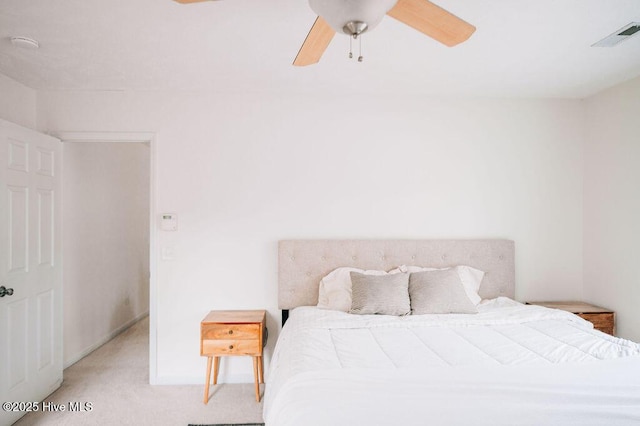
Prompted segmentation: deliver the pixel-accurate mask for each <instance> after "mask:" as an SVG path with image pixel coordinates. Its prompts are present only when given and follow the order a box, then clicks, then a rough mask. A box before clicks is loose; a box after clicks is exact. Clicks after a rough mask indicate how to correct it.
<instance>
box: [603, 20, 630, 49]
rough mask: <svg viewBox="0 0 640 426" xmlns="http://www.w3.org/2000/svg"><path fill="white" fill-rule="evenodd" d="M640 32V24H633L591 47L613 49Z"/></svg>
mask: <svg viewBox="0 0 640 426" xmlns="http://www.w3.org/2000/svg"><path fill="white" fill-rule="evenodd" d="M638 32H640V22H631V23H630V24H628V25H625V26H624V27H622V28H620V29H619V30H618V31H616V32H615V33H613V34H611V35H609V36H607V37H605V38H603V39H602V40H600V41H599V42H597V43H594V44H592V45H591V47H613V46H615V45H616V44H618V43H620V42H622V41H624V40H626V39H628V38H630V37H631V36H632V35H634V34H637V33H638Z"/></svg>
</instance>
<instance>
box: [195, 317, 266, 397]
mask: <svg viewBox="0 0 640 426" xmlns="http://www.w3.org/2000/svg"><path fill="white" fill-rule="evenodd" d="M265 319H266V311H264V310H258V311H211V312H209V314H208V315H207V316H206V317H205V318H204V319H203V320H202V322H201V323H200V355H202V356H206V357H207V377H206V380H207V381H206V384H205V387H204V403H205V404H206V403H207V402H209V383H210V381H211V364H212V362H213V384H214V385H215V384H216V383H217V382H218V369H219V366H220V357H221V356H237V355H247V356H251V357H253V376H254V380H255V387H256V401H260V385H259V383H264V360H263V358H262V348H263V346H264V343H266V342H265V341H266V325H265Z"/></svg>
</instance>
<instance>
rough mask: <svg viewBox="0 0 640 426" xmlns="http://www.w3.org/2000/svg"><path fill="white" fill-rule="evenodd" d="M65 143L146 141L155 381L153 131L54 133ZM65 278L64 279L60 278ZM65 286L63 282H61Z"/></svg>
mask: <svg viewBox="0 0 640 426" xmlns="http://www.w3.org/2000/svg"><path fill="white" fill-rule="evenodd" d="M53 136H55V137H57V138H58V139H60V140H61V141H62V143H63V144H64V143H65V142H104V143H148V144H149V151H150V159H149V169H150V170H149V171H150V176H149V383H150V384H152V385H155V384H157V378H158V364H157V348H158V344H157V333H156V330H157V312H158V311H157V303H156V300H157V297H156V295H157V259H156V248H157V234H156V232H155V231H156V229H157V216H158V215H157V214H156V211H157V208H156V199H157V193H156V191H157V190H156V134H155V133H154V132H57V133H55V134H54V135H53ZM63 280H64V278H63ZM63 285H64V284H63Z"/></svg>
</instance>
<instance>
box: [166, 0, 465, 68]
mask: <svg viewBox="0 0 640 426" xmlns="http://www.w3.org/2000/svg"><path fill="white" fill-rule="evenodd" d="M175 1H177V2H178V3H197V2H200V1H205V0H175ZM309 6H311V9H312V10H313V11H314V12H316V13H317V14H318V17H317V18H316V21H315V22H314V24H313V26H312V27H311V30H310V31H309V34H308V35H307V38H306V39H305V40H304V43H302V47H301V48H300V51H299V52H298V54H297V55H296V58H295V60H294V61H293V65H296V66H305V65H312V64H315V63H317V62H318V61H319V60H320V58H321V57H322V54H323V53H324V51H325V50H326V49H327V47H328V46H329V43H330V42H331V40H332V39H333V36H334V35H335V33H336V32H343V33H345V34H347V35H349V36H351V37H353V38H358V37H359V36H360V35H361V34H362V33H364V32H365V31H371V30H372V29H373V28H374V27H375V26H376V25H378V23H380V21H381V20H382V18H383V17H384V15H385V14H386V15H389V16H391V17H392V18H395V19H397V20H398V21H400V22H402V23H404V24H407V25H409V26H410V27H412V28H414V29H416V30H418V31H420V32H422V33H424V34H426V35H428V36H429V37H431V38H433V39H435V40H437V41H439V42H440V43H443V44H444V45H446V46H449V47H451V46H455V45H457V44H459V43H462V42H463V41H465V40H467V39H468V38H469V37H471V35H472V34H473V33H474V31H475V30H476V27H474V26H473V25H471V24H469V23H468V22H466V21H464V20H462V19H460V18H458V17H457V16H455V15H453V14H452V13H450V12H447V11H446V10H444V9H443V8H441V7H440V6H438V5H436V4H434V3H431V2H430V1H428V0H309Z"/></svg>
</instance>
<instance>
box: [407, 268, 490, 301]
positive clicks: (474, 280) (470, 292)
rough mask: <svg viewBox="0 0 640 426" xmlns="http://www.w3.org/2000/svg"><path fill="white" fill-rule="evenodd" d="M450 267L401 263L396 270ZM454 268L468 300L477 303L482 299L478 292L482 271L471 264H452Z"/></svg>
mask: <svg viewBox="0 0 640 426" xmlns="http://www.w3.org/2000/svg"><path fill="white" fill-rule="evenodd" d="M447 269H451V268H423V267H421V266H407V265H401V266H398V270H399V271H401V272H409V273H411V272H422V271H443V270H447ZM454 269H455V270H456V272H457V273H458V275H459V276H460V281H462V285H463V286H464V291H465V292H466V293H467V296H468V297H469V300H471V302H472V303H473V304H474V305H477V304H478V303H480V302H481V301H482V298H481V297H480V295H479V294H478V292H479V291H480V284H481V283H482V278H484V271H481V270H479V269H475V268H472V267H471V266H464V265H459V266H454Z"/></svg>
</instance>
